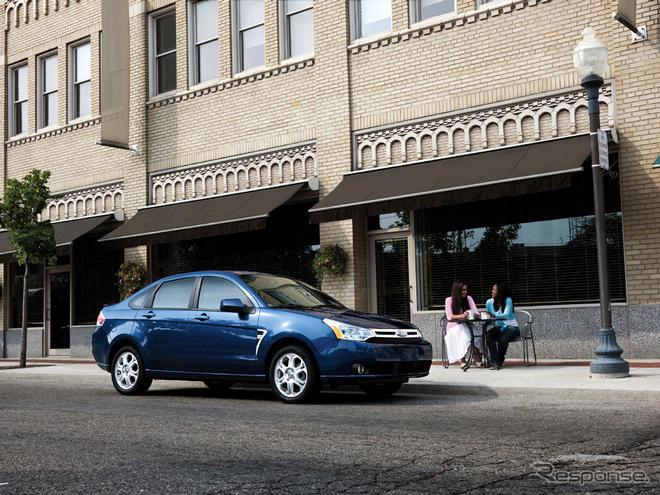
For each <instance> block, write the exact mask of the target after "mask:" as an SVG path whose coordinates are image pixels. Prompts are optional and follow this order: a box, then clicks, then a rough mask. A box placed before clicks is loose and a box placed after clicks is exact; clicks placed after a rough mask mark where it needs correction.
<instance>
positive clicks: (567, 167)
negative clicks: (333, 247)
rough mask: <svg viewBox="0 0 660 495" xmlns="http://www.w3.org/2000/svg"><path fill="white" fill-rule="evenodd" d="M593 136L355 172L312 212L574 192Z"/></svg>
mask: <svg viewBox="0 0 660 495" xmlns="http://www.w3.org/2000/svg"><path fill="white" fill-rule="evenodd" d="M589 153H590V143H589V135H588V134H582V135H579V136H571V137H567V138H560V139H552V140H548V141H541V142H536V143H530V144H524V145H520V146H511V147H507V148H504V149H496V150H484V151H479V152H474V153H466V154H464V155H458V156H450V157H445V158H440V159H433V160H425V161H422V162H416V163H411V164H405V165H394V166H389V167H379V168H374V169H370V170H364V171H358V172H349V173H347V174H344V178H343V179H342V181H341V182H340V183H339V185H338V186H337V187H335V189H333V190H332V191H331V192H330V193H328V194H327V195H326V196H325V197H324V198H323V199H322V200H321V201H319V202H318V203H317V204H316V205H314V206H313V207H312V208H311V209H310V210H309V213H310V217H311V220H312V221H313V222H330V221H335V220H344V219H347V218H351V217H352V216H353V215H355V214H366V215H377V214H380V213H388V212H393V211H401V210H411V209H418V208H428V207H432V206H440V205H446V204H457V203H467V202H472V201H483V200H486V199H495V198H500V197H505V196H513V195H520V194H527V193H531V192H542V191H548V190H554V189H560V188H563V187H568V186H569V185H570V175H569V174H570V173H571V172H576V171H579V170H582V163H583V162H584V160H585V159H586V157H587V156H588V155H589Z"/></svg>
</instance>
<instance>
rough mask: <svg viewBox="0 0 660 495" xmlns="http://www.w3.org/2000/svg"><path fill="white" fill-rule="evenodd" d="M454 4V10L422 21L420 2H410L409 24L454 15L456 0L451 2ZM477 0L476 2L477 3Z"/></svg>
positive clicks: (416, 0) (417, 0)
mask: <svg viewBox="0 0 660 495" xmlns="http://www.w3.org/2000/svg"><path fill="white" fill-rule="evenodd" d="M453 2H454V10H452V11H450V12H447V13H445V14H440V15H436V16H433V17H427V18H426V19H422V6H421V3H420V0H410V3H409V6H410V24H418V23H420V22H425V21H428V20H429V19H439V18H442V17H444V16H446V15H454V14H455V13H456V0H453ZM478 2H479V0H477V3H478Z"/></svg>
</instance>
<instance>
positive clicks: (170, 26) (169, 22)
mask: <svg viewBox="0 0 660 495" xmlns="http://www.w3.org/2000/svg"><path fill="white" fill-rule="evenodd" d="M150 25H151V43H150V52H151V95H152V96H155V95H160V94H163V93H169V92H170V91H174V90H175V89H176V18H175V15H174V10H168V11H167V12H164V13H159V14H158V15H154V16H152V17H151V24H150Z"/></svg>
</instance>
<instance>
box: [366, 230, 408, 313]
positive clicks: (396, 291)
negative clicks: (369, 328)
mask: <svg viewBox="0 0 660 495" xmlns="http://www.w3.org/2000/svg"><path fill="white" fill-rule="evenodd" d="M408 242H409V238H408V236H405V237H403V236H401V237H394V236H383V235H379V236H373V237H372V238H371V239H370V262H371V263H370V265H371V274H370V277H369V279H370V281H371V290H370V291H369V293H370V301H369V310H370V311H371V312H375V313H378V314H380V315H386V316H391V317H393V318H398V319H400V320H405V321H410V306H411V302H412V301H411V287H410V273H409V266H410V265H409V259H408V253H409V249H408Z"/></svg>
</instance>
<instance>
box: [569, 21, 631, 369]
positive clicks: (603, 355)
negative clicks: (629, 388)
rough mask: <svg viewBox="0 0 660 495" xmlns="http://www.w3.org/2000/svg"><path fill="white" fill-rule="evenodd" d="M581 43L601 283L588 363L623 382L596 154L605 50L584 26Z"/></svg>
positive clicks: (577, 55)
mask: <svg viewBox="0 0 660 495" xmlns="http://www.w3.org/2000/svg"><path fill="white" fill-rule="evenodd" d="M582 36H583V39H582V41H580V43H578V46H577V47H575V50H573V64H574V65H575V70H576V71H577V75H578V77H579V78H580V81H581V83H580V84H581V85H582V87H583V88H584V89H586V90H587V100H588V102H589V133H590V134H591V174H592V180H593V189H594V216H595V219H596V250H597V253H598V280H599V282H600V327H601V328H600V338H599V339H600V340H599V343H598V347H596V349H595V350H594V353H595V354H596V359H594V360H593V361H592V362H591V365H590V369H591V375H592V376H593V377H595V378H622V377H625V376H628V375H629V365H628V363H627V362H626V361H624V360H623V359H621V353H622V352H623V350H622V349H621V348H620V347H619V346H618V345H617V343H616V335H615V334H614V330H613V329H612V306H611V304H610V289H609V280H608V277H607V244H606V240H605V193H604V189H603V172H602V171H601V169H600V160H599V156H598V155H599V153H598V130H599V129H600V109H599V107H598V88H600V87H601V86H602V85H603V76H604V75H605V71H606V70H607V48H605V45H603V44H602V43H601V42H600V40H599V39H598V38H596V32H595V31H594V29H593V28H592V27H590V26H587V27H586V28H585V29H584V31H583V32H582Z"/></svg>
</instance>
